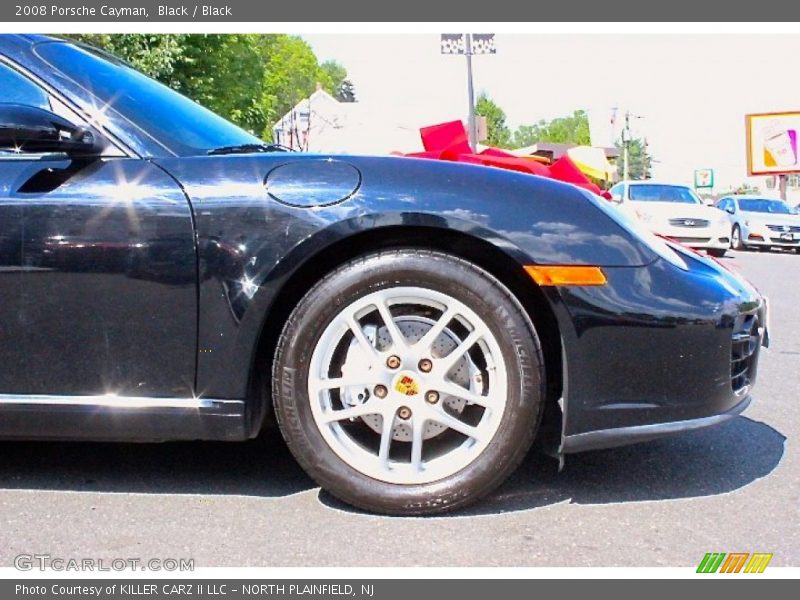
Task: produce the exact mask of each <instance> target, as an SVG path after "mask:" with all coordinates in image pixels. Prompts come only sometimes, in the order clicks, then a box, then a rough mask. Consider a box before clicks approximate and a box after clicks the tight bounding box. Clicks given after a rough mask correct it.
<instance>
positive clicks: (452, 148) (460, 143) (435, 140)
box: [405, 121, 611, 199]
mask: <svg viewBox="0 0 800 600" xmlns="http://www.w3.org/2000/svg"><path fill="white" fill-rule="evenodd" d="M419 133H420V135H421V136H422V145H423V147H424V148H425V152H412V153H411V154H406V155H405V156H413V157H416V158H433V159H436V160H450V161H456V162H466V163H472V164H479V165H485V166H487V167H498V168H500V169H509V170H511V171H520V172H522V173H530V174H532V175H539V176H540V177H549V178H550V179H557V180H559V181H566V182H567V183H572V184H574V185H577V186H580V187H582V188H584V189H587V190H589V191H590V192H594V193H595V194H597V195H598V196H602V197H604V198H606V199H611V196H610V195H609V194H608V192H604V191H603V190H601V189H600V187H599V186H598V185H596V184H594V183H592V181H591V180H590V179H589V178H588V177H586V175H584V174H583V173H582V172H581V170H580V169H578V167H576V166H575V163H574V162H572V160H570V158H569V157H568V156H566V155H565V156H562V157H561V158H559V159H558V160H557V161H555V162H554V163H553V164H552V165H549V166H548V165H543V164H541V163H539V162H537V161H535V160H532V159H530V158H523V157H519V156H516V155H515V154H511V153H510V152H506V151H505V150H500V149H499V148H487V149H486V150H484V151H482V152H480V153H478V154H475V153H474V152H473V151H472V149H471V148H470V146H469V142H468V141H467V131H466V129H464V124H463V123H462V122H461V121H450V122H448V123H440V124H439V125H431V126H430V127H423V128H422V129H420V130H419Z"/></svg>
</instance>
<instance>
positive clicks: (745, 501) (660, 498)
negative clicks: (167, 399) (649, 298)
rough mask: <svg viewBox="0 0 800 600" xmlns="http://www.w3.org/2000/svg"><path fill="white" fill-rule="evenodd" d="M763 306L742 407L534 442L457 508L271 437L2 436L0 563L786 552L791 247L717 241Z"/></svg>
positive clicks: (629, 557)
mask: <svg viewBox="0 0 800 600" xmlns="http://www.w3.org/2000/svg"><path fill="white" fill-rule="evenodd" d="M722 260H723V262H725V263H726V264H728V265H729V266H730V267H731V268H734V269H739V270H741V271H742V272H743V273H744V274H745V275H746V276H747V277H748V278H749V279H750V280H751V281H752V282H753V283H754V284H755V285H756V286H757V287H758V288H759V289H760V290H761V291H762V293H764V294H766V295H768V296H769V299H770V302H771V321H772V323H771V325H772V331H771V337H772V345H771V347H770V348H769V349H767V350H765V351H763V352H762V355H761V367H760V372H759V380H758V383H757V386H756V388H755V391H754V395H753V398H754V399H753V404H752V405H751V406H750V408H749V409H748V410H747V411H746V412H745V413H744V415H743V416H741V417H739V418H738V419H736V420H734V421H732V422H730V423H728V424H726V425H722V426H719V427H716V428H712V429H707V430H704V431H699V432H695V433H690V434H685V435H682V436H678V437H673V438H669V439H664V440H659V441H655V442H650V443H646V444H639V445H635V446H628V447H624V448H619V449H613V450H605V451H598V452H590V453H585V454H580V455H573V456H568V457H567V461H566V467H565V469H564V471H563V472H562V473H558V472H557V464H556V462H555V461H554V460H553V459H550V458H547V457H544V456H542V455H539V454H536V453H532V454H531V455H530V456H529V457H528V458H527V459H526V461H525V462H524V463H523V465H522V467H521V468H520V469H519V471H518V472H517V473H516V474H515V475H514V476H513V477H512V478H511V480H510V481H508V482H507V483H506V484H504V485H503V486H502V487H501V488H500V489H499V490H498V491H497V492H495V493H494V494H493V495H492V496H490V497H489V498H488V499H486V500H485V501H483V502H482V503H480V504H478V505H477V506H474V507H472V508H471V509H469V510H468V511H467V512H462V513H458V514H454V515H451V516H444V517H436V518H413V519H412V518H388V517H377V516H372V515H368V514H363V513H359V512H357V511H354V510H352V509H350V508H349V507H347V506H344V505H342V504H341V503H339V502H338V501H336V500H335V499H333V498H332V497H330V496H329V495H327V494H326V493H324V492H321V491H320V490H319V488H318V487H317V486H316V485H315V484H314V483H313V482H312V481H311V480H310V479H309V478H307V477H306V476H305V475H304V474H303V472H302V471H301V470H300V468H299V467H298V466H297V465H296V463H295V462H294V461H293V459H292V457H291V456H290V455H289V453H288V451H287V450H286V449H285V448H284V446H283V444H282V443H281V442H280V441H279V440H274V439H273V440H256V441H254V442H250V443H246V444H224V443H199V442H198V443H180V444H155V445H133V444H90V443H86V444H77V443H29V442H0V566H12V563H13V560H14V557H15V556H16V555H18V554H23V553H24V554H43V553H47V554H50V555H52V556H61V557H67V558H68V557H75V558H80V557H93V558H105V559H108V560H111V559H113V558H120V557H123V558H128V557H136V558H142V559H144V560H146V559H148V558H193V559H194V560H195V564H196V566H198V567H205V566H283V565H292V566H410V565H415V566H495V565H519V566H695V565H697V564H698V563H699V561H700V560H701V559H702V557H703V555H704V554H705V553H706V552H772V553H774V558H773V560H772V563H771V566H798V565H800V456H799V455H798V449H797V443H796V440H797V439H798V437H799V436H800V408H799V407H800V402H799V401H798V400H799V399H800V335H799V334H800V255H796V254H789V253H773V254H767V253H751V252H744V253H742V252H739V253H729V256H728V257H726V258H724V259H722Z"/></svg>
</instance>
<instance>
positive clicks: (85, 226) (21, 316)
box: [0, 62, 197, 400]
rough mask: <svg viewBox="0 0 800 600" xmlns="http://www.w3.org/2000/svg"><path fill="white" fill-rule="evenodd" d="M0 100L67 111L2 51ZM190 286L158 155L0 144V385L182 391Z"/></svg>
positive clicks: (192, 321)
mask: <svg viewBox="0 0 800 600" xmlns="http://www.w3.org/2000/svg"><path fill="white" fill-rule="evenodd" d="M0 102H12V103H25V104H32V105H34V106H39V107H42V108H46V109H48V110H54V111H55V112H62V113H63V112H64V111H68V109H67V108H66V107H65V106H64V105H61V104H60V103H59V102H58V100H57V99H55V98H53V97H51V96H49V95H48V94H47V93H46V92H45V91H44V90H42V89H41V88H39V87H38V86H37V85H36V83H35V82H33V81H31V80H30V79H28V78H27V77H26V76H24V75H23V74H22V73H20V72H19V71H17V70H16V69H15V68H13V66H12V65H9V64H4V63H3V62H0ZM63 116H67V115H63ZM68 118H70V119H71V120H76V119H79V117H77V116H76V115H74V114H72V115H69V116H68ZM196 286H197V280H196V252H195V243H194V232H193V226H192V218H191V213H190V207H189V205H188V202H187V200H186V198H185V196H184V194H183V192H182V191H181V189H180V187H179V186H178V185H177V183H176V182H175V181H174V180H173V179H172V178H171V177H170V176H168V175H167V174H165V173H164V172H163V171H162V170H161V169H160V168H159V167H157V166H155V165H153V164H152V163H150V162H149V161H146V160H142V159H139V158H136V157H131V156H126V155H125V153H124V152H123V151H122V150H119V149H114V150H112V151H110V152H109V156H104V157H103V158H97V159H76V160H72V159H70V158H68V157H66V156H65V155H63V154H50V155H27V154H24V153H15V152H0V397H10V396H28V395H47V396H98V395H109V394H110V395H116V396H123V397H125V396H134V397H191V396H192V395H193V392H194V377H195V360H196V340H197V335H196V326H197V292H196ZM121 400H124V398H121Z"/></svg>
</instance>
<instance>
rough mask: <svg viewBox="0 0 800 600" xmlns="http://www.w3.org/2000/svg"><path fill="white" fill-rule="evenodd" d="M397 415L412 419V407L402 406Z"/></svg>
mask: <svg viewBox="0 0 800 600" xmlns="http://www.w3.org/2000/svg"><path fill="white" fill-rule="evenodd" d="M397 416H398V417H400V418H401V419H410V418H411V409H410V408H408V407H407V406H401V407H400V410H398V411H397Z"/></svg>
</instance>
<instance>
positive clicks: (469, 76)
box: [464, 33, 478, 150]
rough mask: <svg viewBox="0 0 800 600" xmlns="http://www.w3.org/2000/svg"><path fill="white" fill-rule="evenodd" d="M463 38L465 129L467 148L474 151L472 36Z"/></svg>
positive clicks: (467, 34) (475, 131) (475, 145)
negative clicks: (465, 66)
mask: <svg viewBox="0 0 800 600" xmlns="http://www.w3.org/2000/svg"><path fill="white" fill-rule="evenodd" d="M464 37H465V38H466V52H465V55H466V57H467V98H468V99H469V111H468V112H467V127H468V130H469V146H470V148H472V149H473V150H475V149H476V148H477V147H478V127H477V125H476V123H475V88H474V87H473V85H472V34H471V33H466V34H464Z"/></svg>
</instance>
